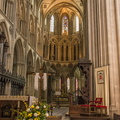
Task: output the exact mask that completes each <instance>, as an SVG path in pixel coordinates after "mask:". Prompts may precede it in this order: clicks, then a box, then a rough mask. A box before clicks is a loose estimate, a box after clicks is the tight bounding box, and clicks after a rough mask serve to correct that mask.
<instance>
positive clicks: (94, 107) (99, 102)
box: [90, 98, 107, 116]
mask: <svg viewBox="0 0 120 120" xmlns="http://www.w3.org/2000/svg"><path fill="white" fill-rule="evenodd" d="M91 103H93V104H91ZM103 110H104V111H105V115H107V106H104V105H103V99H102V98H96V99H95V101H90V112H94V113H96V115H97V114H100V115H101V116H102V115H103ZM98 111H99V112H98Z"/></svg>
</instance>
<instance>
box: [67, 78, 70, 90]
mask: <svg viewBox="0 0 120 120" xmlns="http://www.w3.org/2000/svg"><path fill="white" fill-rule="evenodd" d="M67 91H69V92H70V79H69V78H67Z"/></svg>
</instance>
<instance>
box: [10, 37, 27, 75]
mask: <svg viewBox="0 0 120 120" xmlns="http://www.w3.org/2000/svg"><path fill="white" fill-rule="evenodd" d="M12 72H13V73H14V74H17V75H22V76H25V57H24V50H23V45H22V41H21V39H18V40H17V41H16V43H15V46H14V57H13V70H12Z"/></svg>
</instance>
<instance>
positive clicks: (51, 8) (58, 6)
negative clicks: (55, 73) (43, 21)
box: [40, 0, 84, 17]
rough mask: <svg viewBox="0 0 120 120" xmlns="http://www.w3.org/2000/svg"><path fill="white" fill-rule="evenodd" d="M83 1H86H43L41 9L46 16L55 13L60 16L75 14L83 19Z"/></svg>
mask: <svg viewBox="0 0 120 120" xmlns="http://www.w3.org/2000/svg"><path fill="white" fill-rule="evenodd" d="M83 1H84V0H43V1H42V2H41V4H40V7H41V9H42V11H43V14H44V16H47V15H51V14H54V13H57V14H59V15H62V13H67V14H72V13H73V14H77V15H78V16H81V17H82V16H83V14H84V13H83V12H84V9H83V8H84V7H83Z"/></svg>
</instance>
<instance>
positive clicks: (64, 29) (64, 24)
mask: <svg viewBox="0 0 120 120" xmlns="http://www.w3.org/2000/svg"><path fill="white" fill-rule="evenodd" d="M62 34H63V35H68V17H67V16H64V17H63V18H62Z"/></svg>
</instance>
